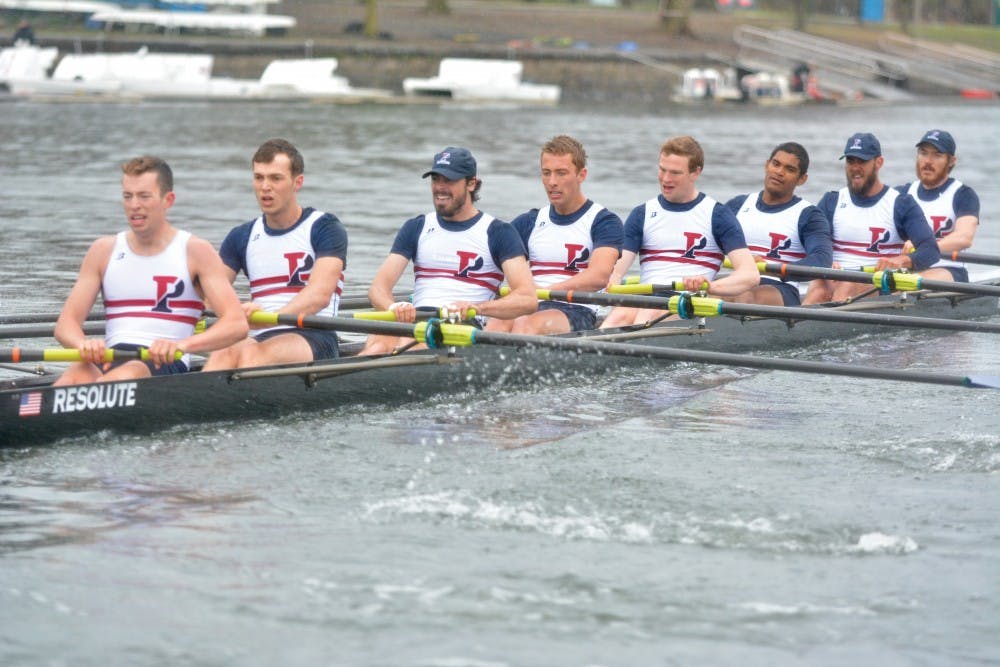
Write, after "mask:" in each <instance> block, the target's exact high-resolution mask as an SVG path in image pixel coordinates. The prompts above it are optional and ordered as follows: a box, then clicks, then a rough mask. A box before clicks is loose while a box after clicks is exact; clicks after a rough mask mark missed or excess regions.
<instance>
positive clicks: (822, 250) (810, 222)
mask: <svg viewBox="0 0 1000 667" xmlns="http://www.w3.org/2000/svg"><path fill="white" fill-rule="evenodd" d="M799 238H800V239H802V247H804V248H805V250H806V256H805V257H803V258H802V259H800V260H799V261H797V262H795V263H796V264H800V265H802V266H818V267H822V268H827V269H828V268H830V267H831V266H832V265H833V236H832V235H831V234H830V221H829V220H827V219H826V216H825V215H823V212H822V211H821V210H819V208H818V207H816V206H808V207H806V209H805V210H803V211H802V215H800V216H799Z"/></svg>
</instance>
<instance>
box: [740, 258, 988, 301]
mask: <svg viewBox="0 0 1000 667" xmlns="http://www.w3.org/2000/svg"><path fill="white" fill-rule="evenodd" d="M757 268H758V269H760V271H761V273H769V274H772V275H776V276H780V277H781V278H810V279H812V278H826V279H828V280H842V281H845V282H851V283H865V284H871V285H875V286H876V287H878V288H880V289H881V290H882V291H883V292H896V291H901V292H913V291H916V290H921V289H926V290H934V291H939V292H957V293H959V294H976V295H979V296H1000V285H981V284H978V283H959V282H950V281H948V280H926V279H925V278H924V277H923V276H921V275H919V274H916V273H903V272H901V271H874V272H872V273H867V272H865V271H845V270H843V269H826V268H821V267H818V266H799V265H798V264H785V263H782V262H757Z"/></svg>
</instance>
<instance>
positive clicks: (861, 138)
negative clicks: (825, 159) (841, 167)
mask: <svg viewBox="0 0 1000 667" xmlns="http://www.w3.org/2000/svg"><path fill="white" fill-rule="evenodd" d="M881 154H882V145H881V144H880V143H879V142H878V139H876V138H875V135H874V134H872V133H870V132H858V133H857V134H852V135H851V138H850V139H848V140H847V146H846V147H845V148H844V154H843V155H841V156H840V159H841V160H843V159H844V158H845V157H856V158H860V159H862V160H871V159H872V158H877V157H878V156H879V155H881Z"/></svg>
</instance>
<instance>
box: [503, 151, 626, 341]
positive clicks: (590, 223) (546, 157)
mask: <svg viewBox="0 0 1000 667" xmlns="http://www.w3.org/2000/svg"><path fill="white" fill-rule="evenodd" d="M541 175H542V187H544V188H545V194H546V196H547V197H548V200H549V203H548V205H546V206H544V207H542V208H541V209H537V208H534V209H531V210H530V211H528V212H527V213H522V214H521V215H519V216H518V217H516V218H514V220H513V221H512V222H511V224H512V225H514V228H515V229H516V230H517V231H518V234H520V235H521V240H522V241H523V242H524V245H525V247H526V248H527V249H528V262H529V264H530V266H531V274H532V276H533V278H534V281H535V286H536V287H537V288H545V289H552V290H576V291H582V292H597V291H600V290H602V289H604V288H605V287H606V286H607V284H608V280H609V279H610V278H611V272H612V270H613V269H614V266H615V262H616V261H618V257H619V256H620V255H621V248H622V221H621V218H619V217H618V216H617V215H615V214H614V213H612V212H611V211H609V210H608V209H606V208H605V207H603V206H601V205H600V204H596V203H594V202H593V201H591V200H590V199H588V198H587V196H586V195H585V194H583V189H582V186H583V182H584V181H585V180H587V153H586V151H585V150H584V148H583V145H582V144H581V143H580V142H579V141H577V140H576V139H574V138H573V137H569V136H566V135H559V136H556V137H553V138H552V139H550V140H549V141H547V142H546V143H545V145H543V146H542V154H541ZM597 310H598V308H597V307H596V306H587V305H581V304H574V303H566V302H565V301H541V302H539V304H538V311H537V312H534V313H532V314H530V315H522V316H521V317H518V318H517V319H514V320H500V319H491V320H490V321H489V323H488V324H487V325H486V330H487V331H510V332H513V333H518V334H550V333H568V332H570V331H582V330H585V329H593V328H595V327H596V326H597Z"/></svg>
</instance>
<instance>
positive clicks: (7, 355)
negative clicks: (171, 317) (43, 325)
mask: <svg viewBox="0 0 1000 667" xmlns="http://www.w3.org/2000/svg"><path fill="white" fill-rule="evenodd" d="M182 356H183V352H178V353H177V358H178V359H180V358H181V357H182ZM132 359H141V360H143V361H148V360H149V350H147V349H146V348H142V349H139V350H105V351H104V361H129V360H132ZM0 361H9V362H12V363H15V364H16V363H20V362H22V361H80V350H76V349H73V348H62V347H52V348H43V349H39V350H32V349H24V348H20V347H12V348H9V349H6V350H0Z"/></svg>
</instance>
